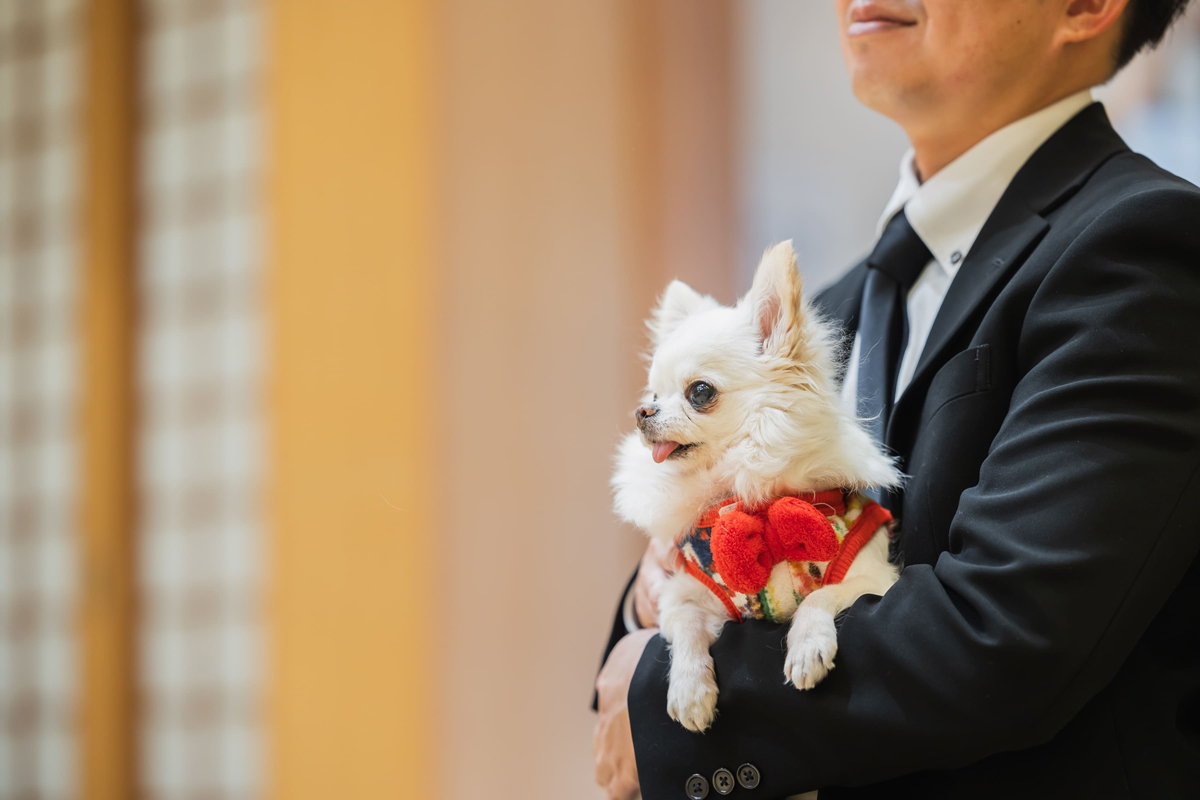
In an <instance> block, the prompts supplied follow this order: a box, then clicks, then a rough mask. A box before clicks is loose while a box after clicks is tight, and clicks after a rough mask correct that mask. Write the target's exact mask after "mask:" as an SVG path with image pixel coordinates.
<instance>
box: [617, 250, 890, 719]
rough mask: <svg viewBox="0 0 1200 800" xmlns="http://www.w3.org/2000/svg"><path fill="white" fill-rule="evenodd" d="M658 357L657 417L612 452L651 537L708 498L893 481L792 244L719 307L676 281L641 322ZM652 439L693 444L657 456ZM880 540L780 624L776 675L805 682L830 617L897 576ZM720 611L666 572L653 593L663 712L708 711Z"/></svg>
mask: <svg viewBox="0 0 1200 800" xmlns="http://www.w3.org/2000/svg"><path fill="white" fill-rule="evenodd" d="M648 324H649V327H650V333H651V343H652V345H653V348H654V352H653V355H652V358H651V361H650V370H649V381H648V385H647V390H646V396H645V398H644V402H645V403H646V404H648V405H649V406H651V407H652V408H653V410H654V412H655V413H653V414H652V415H651V416H650V417H649V418H648V419H647V420H645V421H644V422H643V430H642V431H641V432H638V433H632V434H630V435H629V436H627V437H625V439H624V440H623V441H622V442H621V444H620V446H619V448H618V451H617V465H616V472H615V474H614V476H613V481H612V483H613V488H614V490H615V508H616V511H617V513H618V515H620V516H621V518H622V519H625V520H627V521H629V522H631V523H633V524H634V525H636V526H638V527H639V528H641V529H642V530H643V531H644V532H645V533H646V534H647V535H649V536H651V537H653V538H656V539H661V540H666V541H674V540H675V539H677V538H678V537H679V536H680V535H681V534H683V533H685V532H686V531H688V530H689V529H690V528H691V526H692V523H693V522H694V521H695V520H696V518H697V517H698V516H699V514H700V513H701V512H702V511H703V510H704V509H706V508H708V507H710V506H712V505H713V504H714V503H716V502H717V501H719V500H721V499H724V498H727V497H731V496H734V495H736V496H738V497H740V498H742V499H744V500H745V501H747V502H749V503H751V504H756V503H759V502H761V501H763V500H766V499H769V498H772V497H778V496H783V495H791V494H798V493H801V492H815V491H823V490H826V489H832V488H847V489H863V488H868V487H872V486H895V485H897V484H898V483H899V482H900V475H899V473H898V472H897V471H896V467H895V464H894V463H893V460H892V459H890V458H888V457H887V456H886V455H884V454H883V453H882V452H880V450H879V448H878V446H877V445H876V443H875V442H874V440H873V439H872V438H871V436H870V434H868V433H867V432H866V431H865V430H864V429H863V428H862V426H861V425H860V423H859V420H857V419H855V418H854V417H853V416H851V415H850V414H848V413H847V412H846V411H845V410H844V409H843V407H842V405H841V403H840V402H839V399H838V388H837V383H836V364H835V363H834V357H833V352H834V343H835V342H834V339H835V335H836V334H835V332H834V330H833V328H832V326H830V325H829V324H828V323H826V322H824V321H823V320H822V319H821V318H820V317H819V316H818V315H817V313H816V312H815V311H814V310H813V309H812V308H811V307H810V306H809V305H808V303H807V302H806V300H805V299H804V298H803V297H802V295H801V281H800V273H799V271H798V270H797V268H796V257H795V254H794V253H793V252H792V246H791V242H784V243H782V244H779V245H776V246H775V247H773V248H771V249H770V250H768V251H767V252H766V253H765V254H764V255H763V259H762V262H761V263H760V264H759V266H758V270H757V271H756V273H755V276H754V284H753V286H752V287H751V289H750V292H749V293H747V295H746V296H745V297H743V298H742V299H741V300H740V301H739V302H738V304H737V305H736V306H735V307H733V308H729V307H727V306H722V305H720V304H718V303H717V302H716V301H715V300H713V299H712V298H711V297H707V296H703V295H700V294H699V293H697V292H695V291H694V290H693V289H691V288H690V287H688V286H687V285H685V284H683V283H680V282H679V281H673V282H672V283H671V284H670V286H668V287H667V290H666V292H665V293H664V294H663V297H662V299H661V301H660V303H659V306H658V308H657V309H656V310H655V312H654V314H653V316H652V317H651V320H650V322H649V323H648ZM700 380H703V381H705V382H707V383H709V384H710V385H712V386H713V387H715V388H716V390H717V396H716V400H715V402H713V403H712V404H711V406H710V407H708V408H705V409H703V410H697V409H695V408H693V407H692V406H691V404H690V403H689V402H688V399H687V391H688V388H689V387H690V386H692V384H693V383H694V382H695V381H700ZM655 441H674V442H679V443H681V444H691V445H694V446H693V447H691V448H690V449H688V450H687V451H686V452H682V451H681V452H679V453H677V454H676V455H675V456H674V457H671V458H668V459H667V460H666V461H664V462H663V463H661V464H657V463H655V462H654V460H653V458H652V457H651V447H652V444H653V442H655ZM896 577H897V572H896V569H895V568H894V567H893V566H891V565H890V564H889V563H888V561H887V537H886V535H883V536H881V535H879V534H878V533H877V534H876V535H875V536H874V537H873V538H872V540H871V542H870V543H869V544H868V545H867V546H866V547H864V548H863V550H862V551H861V552H860V554H859V555H858V557H857V558H856V559H855V561H854V563H853V565H852V566H851V568H850V570H849V572H848V573H847V577H846V580H845V581H843V582H842V583H841V584H839V585H837V586H830V587H826V588H823V589H820V590H818V591H816V592H813V593H812V594H811V595H809V596H808V597H807V598H806V599H805V600H804V602H803V603H801V604H800V608H799V610H798V611H797V613H796V616H795V618H794V619H793V620H792V623H791V628H790V630H789V633H788V658H787V663H786V666H785V672H786V677H787V679H788V680H790V681H791V682H792V683H794V684H795V685H796V687H797V688H800V689H809V688H812V687H813V686H815V685H816V684H817V683H818V682H819V681H820V680H821V679H822V678H823V677H824V676H825V674H826V673H827V672H828V671H829V670H830V669H831V668H832V666H833V657H834V655H835V654H836V652H837V636H836V631H835V629H834V626H833V619H834V617H835V616H836V615H837V614H838V612H840V611H841V610H842V609H844V608H847V607H848V606H849V605H850V604H851V603H853V602H854V600H855V599H857V598H858V597H859V596H861V595H863V594H868V593H870V594H883V592H884V591H886V590H887V588H888V587H890V586H891V585H892V583H894V582H895V580H896ZM727 619H728V614H727V612H726V610H725V608H724V606H723V605H722V604H721V602H720V601H719V600H718V599H717V598H716V597H715V596H714V595H713V594H712V592H711V591H709V590H708V589H707V588H706V587H704V586H703V585H702V584H700V583H699V582H698V581H696V580H694V579H693V578H691V577H690V576H688V575H687V574H679V575H676V576H674V577H672V578H671V580H669V581H668V582H667V584H666V586H665V587H664V589H663V593H662V598H661V601H660V622H661V626H662V633H663V637H664V638H665V639H666V640H667V641H668V642H669V643H670V645H671V653H672V657H671V676H670V688H669V692H668V710H669V712H670V714H671V716H672V718H674V719H676V720H678V721H679V722H680V723H682V724H683V725H684V726H685V727H686V728H688V729H689V730H694V731H703V730H705V729H707V728H708V726H709V725H710V724H711V723H712V720H713V716H714V715H715V712H716V699H717V685H716V681H715V677H714V675H713V666H712V658H711V657H710V656H709V652H708V651H709V647H710V646H711V645H712V643H713V642H714V641H716V638H717V636H718V635H719V634H720V631H721V627H722V626H723V625H724V622H725V621H726V620H727Z"/></svg>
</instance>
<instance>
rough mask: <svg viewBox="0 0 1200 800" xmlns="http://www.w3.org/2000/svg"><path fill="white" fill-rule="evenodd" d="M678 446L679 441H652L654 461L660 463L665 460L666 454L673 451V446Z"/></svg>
mask: <svg viewBox="0 0 1200 800" xmlns="http://www.w3.org/2000/svg"><path fill="white" fill-rule="evenodd" d="M676 447H679V442H655V443H654V463H655V464H661V463H662V462H664V461H666V460H667V456H669V455H671V453H673V452H675V448H676Z"/></svg>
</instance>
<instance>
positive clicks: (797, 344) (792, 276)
mask: <svg viewBox="0 0 1200 800" xmlns="http://www.w3.org/2000/svg"><path fill="white" fill-rule="evenodd" d="M801 283H802V282H801V279H800V269H799V268H798V267H797V265H796V253H795V252H794V251H793V250H792V243H791V241H790V240H789V241H786V242H780V243H779V244H777V245H775V246H774V247H772V248H771V249H769V250H767V252H766V253H764V254H763V257H762V261H760V262H759V264H758V269H757V270H755V272H754V284H753V285H752V286H751V287H750V293H749V294H747V295H746V296H745V297H744V298H742V303H745V304H747V305H748V306H749V309H750V318H751V320H753V323H754V328H755V330H756V331H757V332H758V335H759V338H760V340H761V341H762V347H763V352H764V353H772V354H774V355H778V356H783V357H785V358H792V359H796V360H800V359H802V357H803V345H804V304H803V303H802V302H801V301H800V291H801Z"/></svg>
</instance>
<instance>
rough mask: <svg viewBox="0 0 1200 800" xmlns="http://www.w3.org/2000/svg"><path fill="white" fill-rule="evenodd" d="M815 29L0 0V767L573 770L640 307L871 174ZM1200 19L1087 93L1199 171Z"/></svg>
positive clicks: (179, 790)
mask: <svg viewBox="0 0 1200 800" xmlns="http://www.w3.org/2000/svg"><path fill="white" fill-rule="evenodd" d="M834 25H835V22H834V18H833V11H832V4H831V3H795V2H787V1H786V0H752V1H751V2H743V3H734V2H730V1H729V0H611V1H610V0H605V2H587V3H561V2H552V1H551V0H513V2H508V3H503V4H501V3H489V2H483V0H442V2H432V0H403V1H402V2H401V1H400V0H352V1H351V0H343V1H342V2H338V3H334V2H331V1H330V0H295V1H294V2H293V0H286V1H285V0H278V1H277V2H270V1H269V0H54V1H53V2H49V0H0V800H5V799H6V798H112V799H113V800H124V799H126V798H135V797H153V798H160V797H161V798H257V797H268V796H277V797H282V798H322V799H323V798H328V797H352V798H376V797H378V798H392V797H423V798H424V797H443V798H473V797H478V796H489V797H506V798H507V797H512V798H546V799H547V800H550V799H551V798H555V799H557V798H562V797H595V796H598V791H597V790H595V789H593V788H592V772H591V747H590V736H591V726H592V715H591V712H590V711H589V710H588V702H589V700H590V697H591V683H592V680H593V678H594V674H595V670H596V668H597V666H598V663H597V662H598V658H599V655H600V648H601V645H602V642H603V639H604V637H605V635H606V632H607V627H608V625H609V624H610V622H611V618H612V614H613V612H614V604H615V602H616V600H617V594H618V592H619V591H620V588H621V587H622V586H623V584H624V581H625V579H626V578H627V577H628V575H629V573H630V571H631V569H632V567H633V565H634V564H635V562H636V560H637V558H638V555H639V553H640V550H641V546H642V542H641V540H640V538H639V536H638V535H637V534H636V533H635V532H633V531H631V530H629V529H626V528H624V527H622V526H620V525H618V524H617V523H616V522H615V521H614V520H613V518H612V515H611V512H610V510H609V491H608V487H607V478H608V473H609V468H610V458H611V452H612V448H613V446H614V444H615V442H616V440H617V438H618V437H619V436H620V434H621V433H622V432H623V431H625V430H627V429H628V428H629V425H630V424H631V416H630V410H631V409H632V407H633V405H634V403H635V400H636V398H637V395H638V389H639V387H640V385H641V383H642V380H643V375H642V369H643V366H642V364H641V362H640V361H639V358H638V353H639V351H640V350H641V349H642V348H643V347H644V344H645V342H644V336H643V327H642V320H643V319H644V317H645V315H646V313H647V311H648V309H649V307H650V305H651V303H652V302H653V299H654V297H655V295H656V294H657V292H659V291H660V290H661V288H662V287H663V286H664V285H665V284H666V282H667V281H668V280H669V279H671V278H673V277H680V278H683V279H684V280H687V281H689V282H691V283H692V284H693V285H695V286H696V287H697V288H699V289H701V290H703V291H705V292H709V293H712V294H713V295H715V296H716V297H718V298H719V299H721V300H724V301H730V300H732V299H733V298H734V297H735V296H736V295H737V294H738V293H740V292H741V291H744V290H745V288H746V287H747V285H748V283H749V277H750V274H751V271H752V269H753V267H754V265H755V263H756V261H757V257H758V254H759V253H761V251H762V250H763V248H764V247H765V246H766V245H768V244H770V243H772V242H774V241H777V240H779V239H783V238H793V239H794V240H795V241H796V244H797V249H798V251H799V252H800V254H801V263H802V268H803V270H804V271H805V274H806V277H807V278H808V281H809V286H810V287H811V288H813V289H815V288H817V287H819V286H821V285H823V284H825V283H827V282H829V281H830V280H832V279H833V278H834V277H836V275H837V274H838V273H839V272H840V271H841V270H843V269H845V268H846V267H847V266H848V265H849V264H850V263H852V262H853V260H854V259H855V258H856V257H858V256H859V255H861V254H862V253H864V252H865V251H866V250H867V249H868V248H869V247H870V244H871V240H872V237H873V232H874V225H875V221H876V218H877V215H878V214H879V212H880V210H881V208H882V206H883V203H884V202H885V201H886V199H887V197H888V195H889V193H890V192H891V189H892V187H893V185H894V182H895V179H896V169H897V163H898V159H899V156H900V154H901V153H902V152H903V150H904V148H905V146H906V143H905V141H904V137H903V135H902V134H901V133H900V131H899V130H898V129H896V128H895V127H894V126H892V125H891V123H889V122H887V121H886V120H884V119H882V118H880V117H878V116H877V115H874V114H872V113H871V112H868V111H866V110H865V109H863V108H861V107H859V106H858V105H857V103H856V102H855V101H854V99H853V98H852V97H851V95H850V93H849V88H848V81H847V79H846V77H845V75H844V72H843V70H842V66H841V59H840V52H839V49H838V45H837V39H836V31H835V27H834ZM1198 54H1200V13H1197V12H1196V11H1193V12H1192V13H1191V16H1190V19H1188V20H1185V21H1184V23H1183V24H1181V26H1180V27H1179V29H1178V31H1177V32H1176V33H1175V34H1174V35H1173V36H1172V37H1171V38H1170V39H1169V40H1168V42H1167V43H1166V44H1165V45H1164V47H1163V48H1161V49H1160V50H1159V51H1158V52H1156V53H1154V54H1152V55H1150V56H1144V57H1142V58H1140V59H1139V60H1138V61H1136V62H1135V63H1134V65H1133V66H1131V68H1130V69H1129V70H1128V71H1127V72H1126V73H1124V74H1122V76H1120V77H1119V78H1118V80H1116V81H1114V83H1113V84H1112V85H1111V86H1108V87H1105V88H1104V89H1103V90H1102V94H1103V96H1104V97H1105V99H1106V102H1107V103H1108V104H1109V107H1110V112H1111V113H1112V115H1113V117H1114V120H1115V121H1116V123H1117V126H1118V128H1119V129H1120V130H1121V131H1122V132H1123V133H1125V134H1126V135H1127V136H1128V138H1129V140H1130V142H1131V144H1133V145H1134V146H1135V147H1136V148H1140V149H1143V150H1144V151H1146V152H1147V153H1148V154H1150V155H1151V156H1152V157H1154V158H1156V159H1158V160H1159V161H1160V163H1162V164H1163V166H1165V167H1167V168H1168V169H1172V170H1174V171H1177V172H1179V173H1180V174H1183V175H1185V176H1188V177H1191V178H1192V179H1193V180H1196V179H1197V177H1200V111H1198V109H1200V78H1197V75H1200V66H1198V61H1197V59H1198V58H1200V56H1198Z"/></svg>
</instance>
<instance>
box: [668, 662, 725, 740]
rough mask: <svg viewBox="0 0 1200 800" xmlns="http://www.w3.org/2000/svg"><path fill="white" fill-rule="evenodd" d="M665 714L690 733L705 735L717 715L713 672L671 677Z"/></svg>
mask: <svg viewBox="0 0 1200 800" xmlns="http://www.w3.org/2000/svg"><path fill="white" fill-rule="evenodd" d="M667 713H668V714H670V715H671V719H673V720H675V721H676V722H678V723H679V724H680V725H682V726H683V727H685V728H687V729H688V730H689V731H695V732H696V733H704V731H706V730H708V728H709V726H710V725H712V722H713V718H714V717H716V715H717V682H716V681H715V680H713V676H712V670H704V671H702V672H695V673H692V674H691V675H687V676H682V675H681V676H676V675H672V676H671V683H670V686H669V687H668V688H667Z"/></svg>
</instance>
